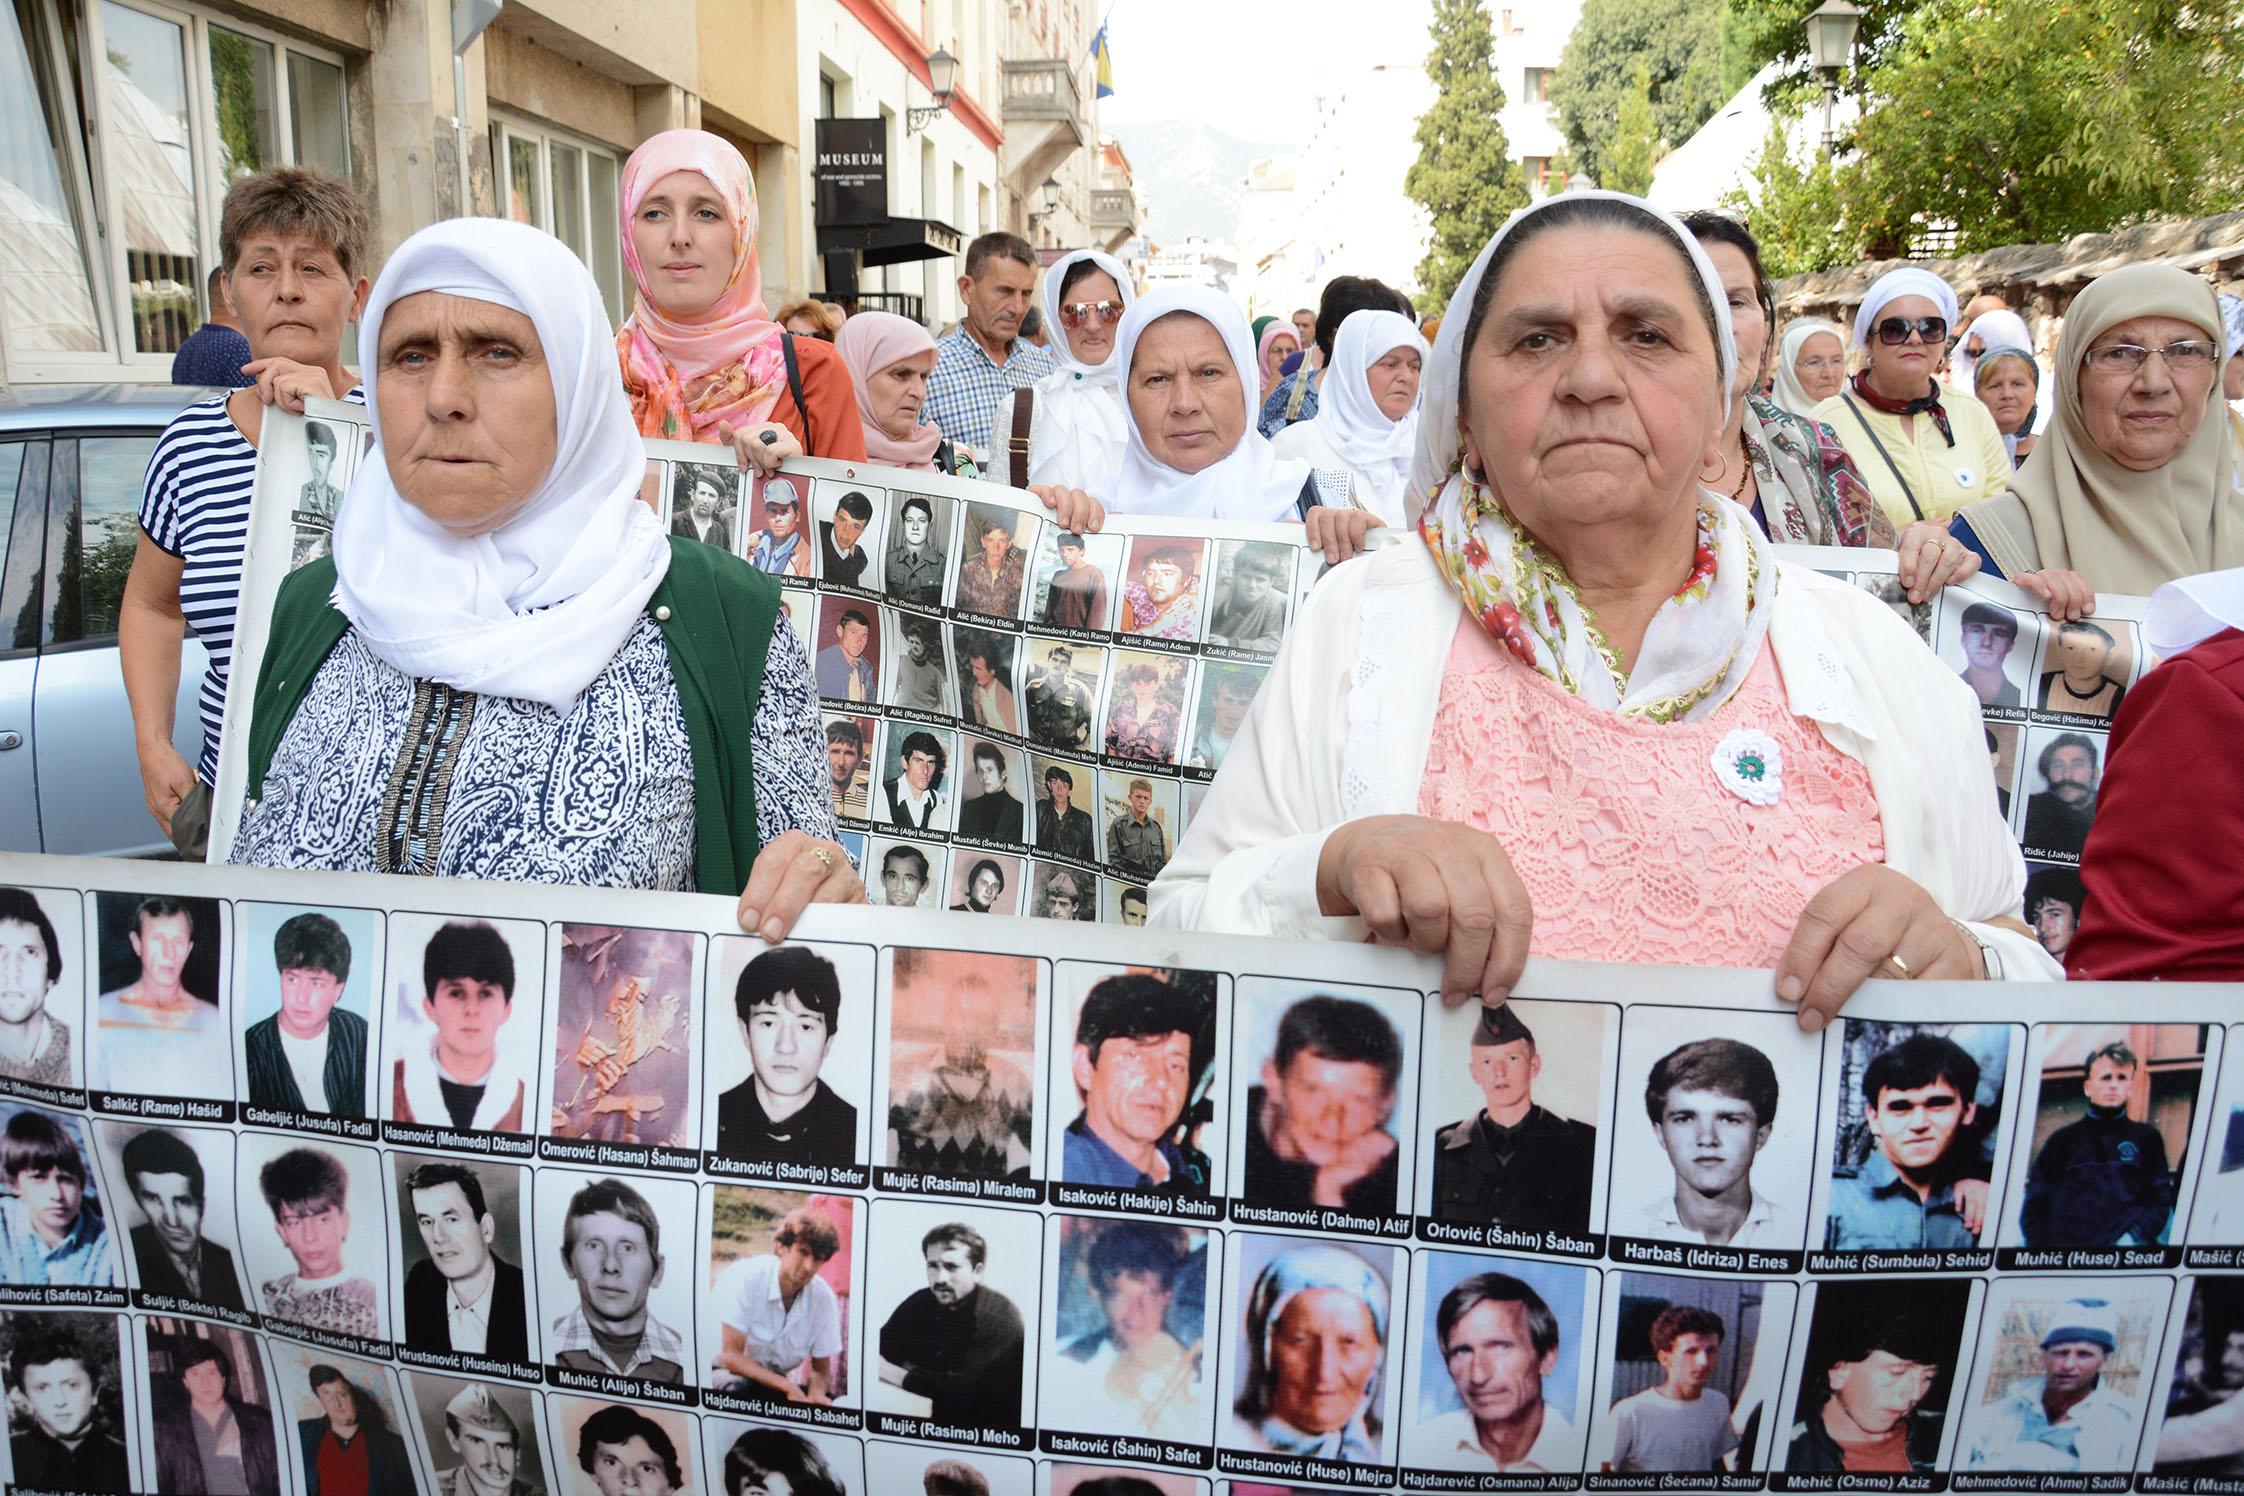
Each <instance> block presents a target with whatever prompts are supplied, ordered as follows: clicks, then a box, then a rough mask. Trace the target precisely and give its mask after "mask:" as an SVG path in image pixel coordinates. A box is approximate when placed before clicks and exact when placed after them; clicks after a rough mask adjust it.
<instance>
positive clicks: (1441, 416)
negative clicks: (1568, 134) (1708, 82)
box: [1406, 190, 1738, 525]
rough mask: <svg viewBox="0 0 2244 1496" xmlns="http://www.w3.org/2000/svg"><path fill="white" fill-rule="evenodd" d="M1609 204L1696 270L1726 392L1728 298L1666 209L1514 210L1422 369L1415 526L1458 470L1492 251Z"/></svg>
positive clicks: (1413, 472) (1413, 480)
mask: <svg viewBox="0 0 2244 1496" xmlns="http://www.w3.org/2000/svg"><path fill="white" fill-rule="evenodd" d="M1598 198H1610V199H1611V200H1613V201H1614V202H1621V203H1627V204H1628V205H1629V206H1630V207H1632V208H1640V209H1642V210H1643V211H1644V212H1646V213H1648V214H1650V215H1651V216H1652V217H1653V218H1655V219H1657V220H1658V221H1659V223H1660V226H1661V227H1662V228H1664V229H1665V230H1667V232H1668V235H1669V236H1670V237H1671V238H1673V239H1674V240H1675V241H1676V243H1677V244H1678V245H1680V246H1681V247H1682V250H1683V253H1684V254H1685V255H1687V256H1688V257H1689V258H1690V261H1691V268H1692V269H1694V270H1696V271H1698V273H1699V283H1700V285H1702V286H1703V287H1704V288H1705V290H1706V294H1707V299H1708V300H1709V301H1711V302H1712V303H1713V306H1714V331H1715V347H1716V353H1717V354H1718V356H1719V357H1720V359H1721V363H1722V367H1721V377H1722V388H1723V390H1724V391H1725V392H1727V391H1728V390H1729V388H1730V384H1731V382H1732V381H1733V380H1734V379H1735V378H1736V377H1737V368H1738V339H1737V333H1736V332H1735V331H1734V330H1732V328H1731V326H1730V294H1729V292H1727V291H1725V290H1723V289H1722V277H1721V275H1720V274H1719V273H1717V272H1716V270H1715V268H1714V262H1713V261H1712V260H1709V259H1708V258H1707V257H1706V251H1705V250H1704V249H1703V248H1701V247H1700V245H1699V241H1698V240H1697V239H1696V238H1694V237H1693V236H1692V235H1691V234H1690V233H1689V232H1687V231H1686V230H1685V229H1684V227H1683V225H1682V224H1680V223H1678V222H1676V220H1675V218H1674V216H1673V215H1672V214H1670V213H1668V212H1666V211H1665V210H1664V209H1660V208H1655V207H1653V206H1652V205H1651V204H1650V203H1648V202H1646V201H1644V200H1643V199H1642V198H1638V197H1630V196H1629V195H1628V194H1627V193H1625V192H1604V191H1595V190H1584V191H1581V192H1563V193H1560V194H1559V195H1558V196H1556V197H1549V198H1545V199H1543V200H1542V201H1541V202H1539V203H1535V204H1532V205H1530V206H1528V207H1525V208H1522V209H1520V210H1519V211H1518V212H1517V213H1514V214H1513V215H1512V216H1511V217H1510V218H1508V219H1506V220H1505V221H1504V226H1503V227H1502V228H1500V229H1498V230H1497V231H1496V237H1495V238H1493V239H1491V240H1489V241H1488V243H1487V244H1486V245H1484V246H1483V247H1482V249H1481V252H1480V253H1479V254H1478V255H1475V256H1474V257H1473V265H1472V268H1471V269H1470V270H1467V271H1466V272H1465V278H1464V279H1463V280H1461V281H1459V282H1458V283H1457V290H1456V291H1455V292H1454V293H1453V294H1452V295H1451V296H1450V298H1449V307H1448V309H1447V310H1446V311H1445V312H1444V313H1443V314H1442V319H1441V331H1440V332H1438V333H1436V334H1435V335H1434V354H1433V357H1432V358H1431V359H1429V360H1428V361H1427V364H1426V377H1425V379H1424V380H1423V381H1422V382H1421V383H1420V384H1419V386H1418V451H1417V455H1416V456H1415V457H1414V458H1413V459H1412V461H1411V465H1410V490H1409V493H1408V494H1407V495H1406V500H1407V503H1408V506H1409V513H1410V522H1411V523H1412V524H1414V525H1415V524H1417V523H1418V516H1419V514H1420V513H1421V512H1423V511H1424V509H1425V507H1426V504H1427V502H1428V501H1429V500H1431V499H1433V498H1434V497H1435V496H1436V495H1438V494H1439V493H1440V492H1441V491H1442V489H1443V488H1444V487H1447V486H1449V485H1451V484H1453V483H1456V482H1457V481H1458V480H1459V477H1460V475H1461V474H1462V472H1463V470H1464V443H1463V441H1462V440H1460V438H1459V437H1458V434H1457V387H1458V383H1459V377H1460V375H1461V374H1462V372H1463V369H1464V363H1465V333H1466V332H1467V330H1468V329H1467V327H1466V324H1467V323H1469V322H1471V321H1472V311H1473V303H1474V302H1475V301H1476V300H1478V299H1479V297H1480V283H1481V278H1482V277H1483V276H1485V275H1487V274H1488V262H1489V260H1490V259H1492V258H1494V256H1495V254H1496V246H1497V245H1499V244H1502V243H1503V242H1504V239H1505V237H1506V236H1507V235H1509V234H1510V233H1511V231H1512V230H1513V229H1514V228H1517V227H1518V226H1519V225H1520V223H1521V222H1523V221H1524V220H1526V219H1527V218H1528V217H1530V216H1531V215H1533V214H1535V213H1538V212H1541V211H1543V210H1545V209H1548V208H1553V207H1556V206H1557V205H1558V204H1560V203H1562V202H1583V201H1590V200H1595V199H1598ZM1730 415H1731V411H1730V402H1729V396H1728V394H1727V393H1725V394H1724V395H1723V398H1722V422H1723V429H1725V430H1726V429H1728V425H1729V420H1730Z"/></svg>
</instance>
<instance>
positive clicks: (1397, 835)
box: [1152, 192, 2058, 1028]
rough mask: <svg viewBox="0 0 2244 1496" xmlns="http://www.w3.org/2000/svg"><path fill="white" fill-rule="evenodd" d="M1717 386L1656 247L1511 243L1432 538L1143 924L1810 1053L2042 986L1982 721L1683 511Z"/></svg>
mask: <svg viewBox="0 0 2244 1496" xmlns="http://www.w3.org/2000/svg"><path fill="white" fill-rule="evenodd" d="M1736 357H1737V355H1736V343H1735V339H1734V337H1733V335H1732V332H1731V328H1730V321H1729V316H1728V307H1727V304H1726V301H1725V298H1724V295H1723V283H1722V279H1721V277H1720V275H1719V274H1718V273H1717V272H1716V271H1715V269H1714V266H1713V265H1712V264H1711V263H1710V262H1709V260H1708V259H1707V256H1706V254H1705V252H1704V251H1703V250H1702V249H1701V248H1700V247H1699V245H1698V243H1697V241H1696V240H1694V239H1693V238H1692V237H1691V235H1690V234H1689V233H1688V232H1687V231H1685V230H1684V228H1683V227H1682V226H1681V225H1680V224H1678V223H1677V222H1676V221H1675V220H1674V219H1672V218H1670V217H1669V216H1667V215H1666V214H1664V213H1662V212H1660V211H1659V210H1658V209H1656V208H1653V207H1652V206H1650V205H1649V204H1647V203H1644V202H1642V201H1640V200H1638V199H1635V198H1630V197H1624V196H1621V195H1619V194H1616V193H1608V192H1578V193H1576V192H1569V193H1566V194H1564V195H1563V196H1560V197H1556V198H1552V199H1550V200H1549V201H1547V202H1544V203H1541V204H1538V205H1536V206H1535V207H1532V208H1529V209H1526V210H1524V211H1523V212H1521V213H1519V214H1517V215H1515V216H1514V217H1513V218H1512V220H1511V221H1510V223H1509V224H1507V225H1506V226H1505V228H1504V230H1503V231H1502V232H1501V233H1499V234H1498V235H1497V237H1496V238H1495V239H1494V240H1493V241H1492V242H1491V243H1490V244H1489V245H1488V247H1487V248H1486V249H1484V250H1483V251H1482V252H1481V255H1480V257H1479V259H1478V260H1477V261H1475V263H1474V265H1473V267H1472V269H1471V271H1470V272H1469V273H1468V274H1467V276H1466V277H1465V280H1464V282H1463V283H1462V284H1461V285H1460V286H1459V287H1458V290H1457V294H1456V296H1455V298H1454V299H1453V300H1452V301H1451V302H1450V305H1449V310H1448V313H1447V315H1446V316H1445V317H1444V318H1443V320H1442V328H1441V336H1440V337H1439V339H1438V340H1437V341H1436V343H1435V346H1434V354H1433V359H1432V361H1431V363H1430V365H1429V369H1428V375H1427V383H1426V393H1425V410H1424V414H1423V416H1422V418H1421V422H1420V427H1419V445H1418V455H1417V461H1416V465H1415V467H1414V469H1413V471H1412V475H1411V491H1412V493H1413V495H1414V496H1425V497H1424V498H1423V500H1422V502H1423V505H1424V508H1423V512H1422V513H1421V515H1420V516H1419V520H1418V529H1419V534H1420V537H1421V539H1420V540H1419V541H1416V542H1412V543H1405V544H1398V545H1390V546H1386V547H1384V548H1382V549H1380V550H1377V551H1374V552H1373V553H1372V554H1371V555H1370V557H1369V558H1368V559H1367V560H1366V561H1364V562H1362V563H1361V564H1358V565H1355V566H1348V567H1342V568H1340V569H1338V570H1337V571H1335V572H1334V573H1333V574H1332V575H1330V576H1328V577H1326V578H1325V579H1324V580H1323V581H1322V582H1320V583H1319V584H1318V585H1317V587H1316V589H1315V591H1313V592H1312V593H1311V594H1310V596H1309V599H1308V601H1307V603H1306V604H1305V605H1304V606H1303V608H1302V611H1301V615H1300V617H1299V618H1298V619H1297V620H1296V622H1295V625H1294V629H1293V631H1292V633H1290V634H1289V635H1288V636H1287V639H1286V642H1285V645H1284V648H1283V650H1282V651H1281V652H1280V654H1279V656H1278V660H1277V663H1276V664H1275V665H1274V666H1273V667H1272V669H1271V672H1270V676H1269V679H1268V680H1267V681H1266V682H1265V683H1264V685H1263V688H1262V690H1261V692H1260V694H1258V695H1257V696H1256V698H1255V703H1254V706H1253V708H1252V710H1251V711H1250V713H1249V715H1248V718H1247V721H1246V723H1245V724H1244V726H1243V727H1242V728H1241V729H1240V733H1239V735H1238V736H1237V737H1235V738H1234V739H1233V740H1232V744H1231V748H1230V750H1229V752H1228V754H1227V755H1226V758H1225V763H1224V773H1223V774H1222V775H1221V776H1219V777H1218V778H1217V780H1216V782H1215V784H1214V786H1213V787H1212V788H1211V789H1210V790H1209V792H1208V797H1207V799H1206V800H1205V801H1204V802H1203V804H1202V806H1201V809H1200V812H1199V814H1198V815H1196V816H1195V817H1194V818H1193V821H1192V825H1191V827H1190V829H1189V830H1188V831H1187V832H1186V834H1185V836H1184V839H1183V841H1182V844H1181V845H1180V846H1179V847H1178V850H1177V855H1176V857H1175V858H1174V859H1173V860H1172V861H1171V862H1170V863H1169V864H1168V866H1167V867H1166V868H1165V869H1163V871H1162V873H1161V876H1160V878H1159V880H1158V881H1157V882H1156V883H1155V884H1154V886H1153V890H1152V911H1153V919H1154V922H1155V923H1157V924H1164V925H1169V926H1174V927H1183V928H1192V929H1205V930H1219V931H1226V932H1232V933H1239V934H1259V935H1273V936H1279V937H1286V938H1293V939H1320V938H1321V939H1345V940H1361V939H1364V938H1366V937H1367V936H1376V937H1378V938H1380V939H1382V940H1385V941H1387V942H1389V943H1392V944H1399V945H1409V946H1412V947H1414V948H1416V949H1418V950H1421V951H1427V952H1433V953H1438V954H1440V955H1441V956H1442V957H1443V966H1444V969H1443V973H1442V977H1441V982H1442V991H1443V993H1444V994H1445V995H1446V996H1447V997H1448V998H1449V999H1451V1000H1452V1001H1461V1000H1462V999H1463V998H1464V997H1465V996H1466V995H1467V994H1470V993H1474V992H1478V993H1479V994H1480V995H1481V997H1482V999H1483V1001H1497V1000H1500V999H1501V998H1502V997H1504V996H1505V995H1507V994H1508V993H1509V992H1510V990H1511V988H1512V987H1513V985H1514V984H1515V983H1516V982H1517V981H1518V979H1519V974H1520V968H1521V965H1522V963H1523V962H1524V961H1525V959H1526V958H1527V956H1528V955H1529V954H1530V953H1533V954H1535V955H1538V956H1547V957H1553V958H1560V959H1581V960H1604V961H1612V960H1620V961H1640V962H1656V963H1665V964H1683V965H1700V966H1734V967H1760V968H1773V978H1772V984H1773V986H1774V988H1775V991H1776V993H1777V995H1778V996H1779V997H1781V998H1783V999H1785V1000H1788V1001H1792V1002H1796V1003H1798V1004H1799V1005H1800V1014H1801V1021H1802V1023H1803V1024H1805V1025H1806V1026H1808V1027H1810V1028H1815V1027H1820V1026H1821V1025H1822V1024H1823V1023H1824V1022H1825V1021H1826V1020H1827V1019H1828V1018H1829V1017H1830V1015H1831V1014H1832V1013H1834V1012H1836V1011H1837V1009H1838V1007H1839V1005H1840V1004H1841V1003H1843V1002H1844V1001H1845V1000H1846V998H1847V997H1848V996H1849V995H1850V994H1851V993H1853V992H1854V990H1855V989H1856V988H1857V987H1858V986H1859V985H1860V984H1861V982H1862V981H1863V980H1864V979H1865V978H1868V977H1872V976H1884V977H1891V978H1916V977H1939V978H1967V979H1968V978H1978V977H1982V976H2005V977H2009V978H2012V979H2019V978H2033V977H2042V978H2049V977H2055V976H2056V975H2057V974H2058V973H2057V967H2056V964H2055V962H2054V961H2052V960H2051V958H2050V957H2049V956H2048V954H2047V953H2046V952H2044V951H2042V949H2041V948H2040V946H2039V945H2038V944H2037V943H2036V942H2035V941H2034V940H2033V939H2032V938H2031V937H2030V935H2028V933H2027V932H2026V931H2025V929H2024V927H2023V926H2022V925H2020V924H2018V923H2017V921H2016V912H2017V910H2018V908H2019V906H2020V900H2021V898H2022V896H2023V893H2024V890H2025V882H2026V872H2025V865H2024V863H2023V862H2022V861H2021V859H2020V857H2019V852H2018V846H2017V843H2016V842H2015V840H2013V838H2012V837H2011V834H2010V831H2009V828H2008V827H2007V826H2006V825H2005V824H2004V822H2003V818H2002V816H2001V814H2000V813H1999V812H1998V811H1997V809H1996V805H1995V786H1994V782H1993V780H1992V778H1991V777H1990V776H1989V775H1988V774H1987V772H1986V744H1985V736H1984V732H1983V729H1982V728H1981V726H1980V721H1979V702H1978V698H1977V697H1976V696H1975V695H1973V693H1972V692H1971V690H1970V689H1969V688H1968V687H1967V686H1965V685H1964V684H1963V682H1962V681H1961V680H1960V679H1958V678H1957V677H1956V676H1955V674H1954V673H1953V672H1952V671H1949V670H1947V669H1945V668H1944V667H1942V665H1941V664H1940V662H1939V661H1938V659H1936V658H1935V657H1934V656H1933V655H1932V654H1931V653H1930V652H1929V651H1927V650H1926V649H1925V647H1924V644H1923V642H1922V641H1921V640H1920V639H1918V638H1917V636H1916V634H1915V632H1914V631H1913V630H1911V629H1910V628H1909V626H1908V625H1907V624H1905V623H1903V622H1902V621H1901V620H1900V619H1899V618H1898V617H1896V616H1895V614H1894V613H1893V611H1892V610H1891V609H1889V608H1887V607H1886V606H1885V605H1884V604H1882V603H1880V602H1879V601H1878V600H1877V599H1875V598H1873V597H1872V596H1870V595H1869V594H1868V593H1866V592H1863V591H1861V590H1860V589H1858V588H1855V587H1851V586H1849V585H1847V584H1845V583H1843V582H1837V581H1833V580H1831V579H1828V578H1825V577H1822V576H1820V575H1818V574H1816V573H1814V572H1812V571H1807V570H1802V569H1797V568H1794V567H1792V566H1791V565H1789V564H1787V563H1784V562H1782V561H1779V560H1778V559H1777V557H1776V555H1775V554H1774V553H1773V551H1772V549H1771V548H1770V546H1769V544H1768V542H1767V541H1766V540H1764V539H1763V538H1762V537H1761V535H1760V533H1759V532H1758V531H1757V530H1756V529H1755V528H1754V525H1753V523H1752V520H1751V518H1750V517H1749V516H1748V515H1747V514H1746V513H1745V511H1744V510H1743V509H1741V508H1739V507H1738V506H1737V505H1736V504H1734V503H1732V502H1730V501H1729V500H1728V499H1726V498H1724V497H1722V496H1721V495H1719V494H1716V493H1714V492H1712V491H1711V490H1709V489H1708V488H1706V487H1705V486H1703V485H1702V484H1701V483H1700V482H1699V481H1698V475H1699V474H1700V473H1702V472H1705V471H1708V470H1710V469H1711V468H1712V467H1713V466H1714V465H1715V462H1716V460H1717V458H1718V456H1719V453H1720V450H1721V444H1722V442H1723V440H1724V439H1725V436H1726V434H1727V432H1728V430H1729V427H1730V414H1729V403H1728V402H1729V392H1730V390H1731V389H1732V388H1733V380H1734V378H1735V369H1736ZM1745 849H1750V852H1749V853H1748V852H1746V850H1745Z"/></svg>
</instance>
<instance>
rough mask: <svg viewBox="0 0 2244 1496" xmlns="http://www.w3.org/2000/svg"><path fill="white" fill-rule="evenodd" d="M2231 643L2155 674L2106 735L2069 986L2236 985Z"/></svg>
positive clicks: (2238, 701) (2238, 775) (2243, 901)
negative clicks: (2121, 983) (2117, 983)
mask: <svg viewBox="0 0 2244 1496" xmlns="http://www.w3.org/2000/svg"><path fill="white" fill-rule="evenodd" d="M2240 743H2244V633H2240V632H2238V631H2237V630H2235V629H2229V630H2227V631H2225V632H2223V633H2220V634H2217V635H2215V636H2214V637H2213V638H2211V639H2208V640H2207V641H2205V642H2204V643H2203V644H2200V645H2198V646H2197V647H2196V648H2195V649H2191V650H2188V651H2187V652H2185V653H2183V654H2180V655H2177V656H2175V657H2174V658H2173V659H2171V660H2169V661H2167V662H2166V663H2165V664H2162V665H2160V666H2158V667H2157V668H2156V669H2154V670H2152V671H2151V672H2150V673H2149V674H2148V675H2146V676H2144V677H2143V678H2142V680H2141V681H2140V682H2138V683H2137V684H2136V686H2135V687H2134V689H2132V690H2130V691H2129V692H2128V693H2127V699H2126V700H2125V701H2124V702H2122V703H2121V705H2120V709H2119V717H2118V720H2117V721H2116V722H2114V724H2113V726H2112V736H2111V751H2110V754H2109V756H2108V758H2107V760H2106V763H2105V765H2104V777H2103V782H2102V784H2101V786H2100V787H2099V788H2098V790H2097V795H2096V821H2095V824H2094V826H2093V827H2091V828H2090V830H2089V833H2088V845H2087V847H2086V848H2085V849H2084V850H2083V851H2082V853H2081V881H2082V883H2083V884H2084V885H2085V886H2086V888H2087V891H2088V901H2087V905H2086V907H2085V908H2084V909H2083V910H2082V913H2081V922H2080V930H2079V932H2078V933H2077V934H2075V935H2074V937H2073V942H2072V944H2071V945H2070V946H2069V947H2068V948H2067V949H2066V952H2065V966H2066V970H2067V974H2068V975H2070V976H2072V977H2073V978H2074V979H2076V980H2079V981H2151V980H2162V981H2173V982H2216V981H2218V982H2233V981H2238V980H2244V857H2240V856H2239V855H2238V854H2237V848H2238V847H2239V846H2244V754H2240V753H2239V752H2238V747H2237V745H2238V744H2240Z"/></svg>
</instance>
